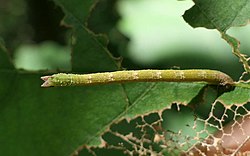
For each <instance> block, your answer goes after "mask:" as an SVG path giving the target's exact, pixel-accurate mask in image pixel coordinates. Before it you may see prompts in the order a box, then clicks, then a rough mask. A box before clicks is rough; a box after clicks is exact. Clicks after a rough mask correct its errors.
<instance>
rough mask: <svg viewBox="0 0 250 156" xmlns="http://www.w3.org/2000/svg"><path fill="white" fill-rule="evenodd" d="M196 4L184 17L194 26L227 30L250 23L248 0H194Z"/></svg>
mask: <svg viewBox="0 0 250 156" xmlns="http://www.w3.org/2000/svg"><path fill="white" fill-rule="evenodd" d="M194 3H195V5H194V6H193V7H192V8H191V9H189V10H188V11H186V12H185V14H184V16H183V18H184V19H185V21H186V22H187V23H188V24H190V25H191V26H192V27H205V28H208V29H218V30H219V31H221V32H225V31H226V30H227V29H229V28H230V27H235V26H243V25H246V24H248V21H249V19H250V2H249V1H248V0H238V1H232V0H230V1H228V0H206V1H203V0H194Z"/></svg>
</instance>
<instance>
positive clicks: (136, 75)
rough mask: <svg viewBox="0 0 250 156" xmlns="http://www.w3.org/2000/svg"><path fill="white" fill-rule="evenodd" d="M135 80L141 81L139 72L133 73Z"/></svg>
mask: <svg viewBox="0 0 250 156" xmlns="http://www.w3.org/2000/svg"><path fill="white" fill-rule="evenodd" d="M133 79H134V80H137V79H139V76H138V72H137V71H135V72H133Z"/></svg>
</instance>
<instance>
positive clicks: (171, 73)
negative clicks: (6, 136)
mask: <svg viewBox="0 0 250 156" xmlns="http://www.w3.org/2000/svg"><path fill="white" fill-rule="evenodd" d="M41 79H42V80H44V81H45V82H44V83H43V84H42V85H41V86H42V87H52V86H82V85H94V84H108V83H122V82H158V81H163V82H207V83H209V84H216V85H233V84H234V81H233V79H232V78H231V77H230V76H228V75H227V74H225V73H222V72H220V71H216V70H205V69H190V70H131V71H115V72H104V73H93V74H65V73H59V74H54V75H52V76H43V77H41Z"/></svg>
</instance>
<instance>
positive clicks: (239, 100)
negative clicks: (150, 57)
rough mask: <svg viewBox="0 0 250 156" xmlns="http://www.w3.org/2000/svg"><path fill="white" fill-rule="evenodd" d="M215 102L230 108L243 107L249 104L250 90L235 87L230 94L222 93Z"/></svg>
mask: <svg viewBox="0 0 250 156" xmlns="http://www.w3.org/2000/svg"><path fill="white" fill-rule="evenodd" d="M217 101H220V102H221V103H223V104H225V105H227V106H229V107H230V106H232V105H234V104H235V105H243V104H246V103H247V102H250V88H245V87H235V89H234V90H233V91H231V92H228V93H224V94H223V95H222V96H220V97H219V98H218V99H217Z"/></svg>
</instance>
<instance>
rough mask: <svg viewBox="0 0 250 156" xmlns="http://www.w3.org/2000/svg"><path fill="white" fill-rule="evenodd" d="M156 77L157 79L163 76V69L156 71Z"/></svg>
mask: <svg viewBox="0 0 250 156" xmlns="http://www.w3.org/2000/svg"><path fill="white" fill-rule="evenodd" d="M156 78H157V79H161V78H162V72H161V71H157V72H156Z"/></svg>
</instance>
